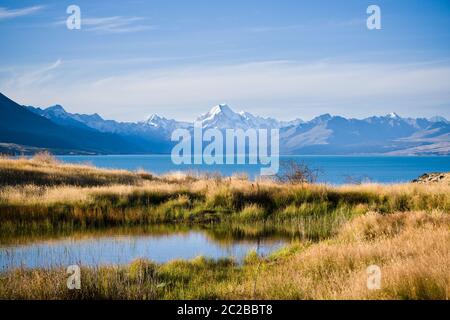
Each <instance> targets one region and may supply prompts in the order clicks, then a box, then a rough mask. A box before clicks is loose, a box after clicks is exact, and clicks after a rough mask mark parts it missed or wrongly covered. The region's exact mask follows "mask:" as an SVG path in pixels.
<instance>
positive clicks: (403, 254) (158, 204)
mask: <svg viewBox="0 0 450 320" xmlns="http://www.w3.org/2000/svg"><path fill="white" fill-rule="evenodd" d="M0 181H1V182H0V225H1V226H0V232H1V237H0V239H3V240H0V241H3V242H7V241H10V239H14V238H15V237H19V236H20V237H22V238H23V237H24V235H25V237H26V236H27V235H29V236H30V237H32V236H33V235H34V234H35V233H36V234H40V233H43V232H44V233H45V232H49V233H51V232H57V231H58V232H60V231H61V230H66V229H67V230H70V232H72V231H74V230H75V231H76V230H82V229H90V230H100V229H105V230H108V228H120V227H126V226H155V225H160V224H165V225H173V226H187V227H188V226H192V225H204V224H208V223H215V224H220V225H222V226H223V228H225V229H226V228H230V229H231V228H234V229H236V228H238V229H239V230H241V232H243V233H246V234H249V235H252V234H258V233H259V232H263V230H267V227H268V226H270V227H271V228H273V230H275V231H277V232H285V233H291V234H292V233H296V234H298V235H301V237H300V240H299V241H296V242H295V243H292V244H291V245H288V246H286V247H285V248H283V249H282V250H280V251H278V252H275V253H273V254H272V255H271V256H270V257H266V258H260V257H258V256H257V255H256V254H255V253H251V254H249V255H248V256H247V258H246V259H245V263H244V264H242V265H241V264H237V263H236V262H234V261H232V260H229V259H225V260H218V261H213V260H209V259H207V258H202V257H199V258H196V259H194V260H192V261H172V262H169V263H166V264H155V263H153V262H151V261H144V260H137V261H135V262H133V263H131V264H130V265H128V266H102V267H96V268H83V270H82V283H83V285H82V290H79V291H69V290H67V288H66V277H67V275H66V273H65V270H63V269H50V270H46V269H36V270H24V269H18V270H11V271H7V272H2V273H0V298H6V299H15V298H31V299H71V298H82V299H91V298H114V299H173V298H183V299H215V298H222V299H232V298H244V299H253V298H256V299H271V298H274V299H345V298H350V299H372V298H375V299H449V297H450V219H449V212H450V186H449V185H448V184H402V185H378V184H367V185H347V186H339V187H333V186H327V185H310V184H296V185H294V184H281V183H276V182H273V181H259V182H254V181H248V180H246V179H245V178H242V177H232V178H221V177H214V176H213V177H200V176H188V175H167V176H160V177H157V176H154V175H152V174H149V173H146V172H127V171H120V170H101V169H97V168H94V167H91V166H88V165H83V166H81V165H69V164H62V163H59V162H57V161H56V160H54V159H53V158H51V157H49V156H45V155H44V156H43V155H41V156H39V157H37V158H35V159H18V160H17V159H16V160H12V159H8V158H2V159H0ZM262 225H263V226H264V228H263V227H261V226H262ZM372 264H376V265H378V266H379V267H380V268H381V271H382V286H381V289H380V290H374V291H371V290H368V289H367V286H366V281H367V274H366V268H367V267H368V266H369V265H372Z"/></svg>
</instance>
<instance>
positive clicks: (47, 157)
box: [33, 151, 59, 164]
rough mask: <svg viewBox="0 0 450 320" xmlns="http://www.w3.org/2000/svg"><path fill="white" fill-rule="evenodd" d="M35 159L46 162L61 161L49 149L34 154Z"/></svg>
mask: <svg viewBox="0 0 450 320" xmlns="http://www.w3.org/2000/svg"><path fill="white" fill-rule="evenodd" d="M33 161H37V162H40V163H45V164H57V163H59V161H58V160H57V159H56V158H55V157H54V156H53V155H52V154H51V153H50V152H48V151H40V152H37V153H36V154H35V155H34V156H33Z"/></svg>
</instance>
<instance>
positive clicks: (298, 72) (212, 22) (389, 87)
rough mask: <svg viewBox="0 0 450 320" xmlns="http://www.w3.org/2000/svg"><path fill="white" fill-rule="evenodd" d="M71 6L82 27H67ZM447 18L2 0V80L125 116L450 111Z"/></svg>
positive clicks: (44, 102)
mask: <svg viewBox="0 0 450 320" xmlns="http://www.w3.org/2000/svg"><path fill="white" fill-rule="evenodd" d="M71 4H76V5H78V6H79V7H80V8H81V19H82V20H81V30H68V29H67V28H66V25H65V20H66V19H67V17H68V14H67V13H66V8H67V6H68V5H71ZM370 4H376V5H378V6H379V7H380V8H381V23H382V29H381V30H368V29H367V27H366V19H367V17H368V15H367V13H366V8H367V7H368V5H370ZM449 18H450V1H446V0H444V1H414V0H409V1H406V0H405V1H401V0H396V1H394V0H386V1H364V0H347V1H331V0H330V1H324V0H319V1H312V0H311V1H298V0H296V1H264V0H262V1H261V0H259V1H256V0H255V1H230V0H229V1H221V2H219V1H194V0H193V1H168V0H165V1H126V2H125V1H78V0H72V1H60V0H58V1H4V0H0V47H1V48H2V49H1V50H0V91H1V92H2V93H4V94H6V95H8V96H10V97H11V98H13V99H15V100H17V101H18V102H20V103H23V104H29V105H35V106H49V105H53V104H56V103H59V104H62V105H63V106H64V107H65V108H66V109H67V110H68V111H71V112H81V113H93V112H98V113H99V114H101V115H103V116H104V117H105V118H111V119H117V120H123V121H138V120H143V119H145V118H146V117H147V116H148V115H149V114H152V113H158V114H162V115H165V116H167V117H170V118H177V119H182V120H193V119H194V118H195V117H196V116H197V115H199V114H200V113H204V112H206V111H207V110H208V109H209V108H210V107H211V106H213V105H215V104H218V103H224V102H226V103H228V104H229V105H230V106H231V107H232V108H234V109H236V110H245V111H249V112H252V113H255V114H258V115H263V116H272V117H277V118H280V119H291V118H297V117H300V118H303V119H310V118H311V117H314V116H317V115H319V114H322V113H332V114H339V115H344V116H349V117H358V118H361V117H365V116H369V115H373V114H386V113H389V112H391V111H395V112H397V113H399V114H400V115H403V116H414V117H418V116H425V117H429V116H433V115H436V114H439V115H443V116H446V117H449V118H450V19H449Z"/></svg>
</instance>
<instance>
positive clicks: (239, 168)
mask: <svg viewBox="0 0 450 320" xmlns="http://www.w3.org/2000/svg"><path fill="white" fill-rule="evenodd" d="M58 158H59V159H61V160H63V161H65V162H71V163H90V164H93V165H95V166H98V167H103V168H116V169H127V170H137V169H144V170H146V171H149V172H152V173H155V174H162V173H167V172H173V171H199V172H218V173H221V174H222V175H224V176H230V175H232V174H233V173H236V172H237V173H246V174H247V175H248V176H249V178H251V179H254V178H255V177H257V176H258V175H259V173H260V166H259V165H249V164H246V165H213V166H210V165H205V164H203V165H175V164H173V163H172V160H171V158H170V155H111V156H103V155H100V156H58ZM287 160H294V161H297V162H304V163H305V164H307V165H308V166H310V167H311V168H314V169H319V171H320V174H319V177H318V180H319V181H320V182H326V183H331V184H342V183H345V182H347V181H348V180H349V179H348V176H351V177H352V178H353V179H354V180H363V181H371V182H382V183H396V182H407V181H410V180H412V179H414V178H417V177H418V176H419V175H421V174H423V173H426V172H436V171H437V172H443V171H450V156H411V157H388V156H282V157H280V162H282V161H287Z"/></svg>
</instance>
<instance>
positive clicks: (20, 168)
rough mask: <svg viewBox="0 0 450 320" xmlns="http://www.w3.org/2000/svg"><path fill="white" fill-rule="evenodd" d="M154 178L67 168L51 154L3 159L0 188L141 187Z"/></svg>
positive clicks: (144, 173)
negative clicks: (118, 185)
mask: <svg viewBox="0 0 450 320" xmlns="http://www.w3.org/2000/svg"><path fill="white" fill-rule="evenodd" d="M153 179H154V177H153V176H152V175H151V174H149V173H147V172H136V173H134V172H129V171H126V170H107V169H99V168H95V167H93V166H89V165H81V164H66V163H62V162H60V161H58V160H57V159H56V158H54V157H53V156H51V155H50V154H49V153H39V154H36V155H35V156H34V157H33V158H31V159H27V158H19V159H13V158H5V157H3V158H1V159H0V186H18V185H27V184H34V185H40V186H61V185H73V186H102V185H113V184H125V185H140V184H142V183H143V182H144V181H151V180H153Z"/></svg>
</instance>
